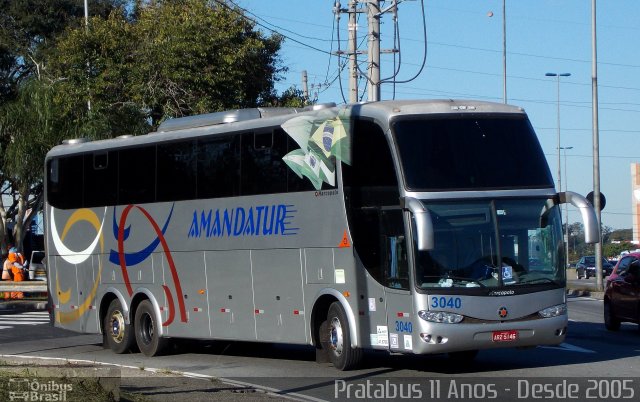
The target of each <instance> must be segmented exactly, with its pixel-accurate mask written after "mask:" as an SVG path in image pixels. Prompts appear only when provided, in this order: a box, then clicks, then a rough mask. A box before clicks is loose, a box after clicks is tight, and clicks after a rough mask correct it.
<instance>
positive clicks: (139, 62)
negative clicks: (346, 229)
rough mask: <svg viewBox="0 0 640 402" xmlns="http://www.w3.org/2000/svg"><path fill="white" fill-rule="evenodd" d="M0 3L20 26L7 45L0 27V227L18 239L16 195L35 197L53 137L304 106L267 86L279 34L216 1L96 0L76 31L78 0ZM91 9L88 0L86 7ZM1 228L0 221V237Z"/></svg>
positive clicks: (20, 201) (21, 204)
mask: <svg viewBox="0 0 640 402" xmlns="http://www.w3.org/2000/svg"><path fill="white" fill-rule="evenodd" d="M7 1H8V0H0V5H3V6H4V5H7V4H9V3H10V4H9V5H10V6H11V7H10V8H6V9H5V8H2V9H1V10H2V11H0V18H2V20H1V21H2V22H5V21H9V22H11V24H12V25H11V24H10V25H11V26H10V28H9V29H8V30H7V32H11V33H12V35H14V36H16V37H17V36H19V35H22V34H23V33H24V35H23V36H21V38H22V39H21V40H20V41H18V42H15V43H13V42H11V40H10V39H7V38H9V37H10V36H11V35H8V36H7V35H5V34H6V32H5V31H3V32H2V35H4V36H2V35H0V91H2V90H5V94H7V95H6V96H5V98H3V99H4V100H0V147H2V149H1V151H2V153H1V154H0V183H4V184H3V191H7V192H8V193H10V194H12V199H13V204H12V205H11V206H8V207H7V208H5V207H4V205H0V215H2V216H3V219H2V220H3V222H2V224H3V225H4V224H5V223H6V221H7V220H8V219H12V220H13V221H14V222H16V223H17V224H16V226H15V228H14V232H15V233H14V234H15V236H16V239H17V240H18V241H20V240H21V239H22V237H23V236H24V231H23V229H22V225H23V223H26V222H25V219H24V214H25V213H26V210H27V207H28V204H29V203H37V201H38V200H39V199H41V191H42V175H41V172H43V161H44V155H45V152H46V151H47V150H48V149H50V148H51V147H52V146H53V145H55V144H58V143H59V142H60V140H62V139H65V138H76V137H85V138H89V139H97V138H110V137H114V136H118V135H122V134H134V135H135V134H141V133H145V132H148V131H149V130H150V129H153V128H155V127H157V125H158V124H159V123H160V122H161V121H162V120H164V119H166V118H169V117H177V116H186V115H192V114H198V113H208V112H214V111H219V110H224V109H235V108H245V107H255V106H262V105H283V106H302V105H304V103H305V100H304V99H303V98H302V96H301V95H300V92H299V91H297V90H296V89H295V88H291V89H290V90H288V91H286V92H285V93H284V94H283V95H282V96H278V95H277V94H276V91H275V89H274V87H275V83H276V82H277V81H278V80H279V79H280V76H279V74H281V73H282V72H284V71H285V68H284V67H282V66H281V62H280V59H279V57H278V51H279V50H280V46H281V43H282V40H283V38H282V37H280V36H278V35H270V36H265V35H264V34H263V33H261V32H260V31H257V30H256V29H255V26H254V24H253V22H251V21H250V20H248V19H245V18H244V17H243V15H242V13H241V12H240V11H239V10H238V9H236V8H232V7H230V6H227V5H226V3H224V2H222V1H218V2H215V3H214V2H210V1H207V0H175V1H162V0H157V1H141V0H135V2H134V3H135V4H134V6H133V7H127V8H122V7H121V8H117V7H116V6H117V5H120V4H122V3H123V2H124V1H123V0H112V1H109V0H101V1H99V2H98V3H99V4H102V5H104V7H103V8H102V11H100V12H97V14H98V15H95V16H93V17H92V18H91V19H90V22H89V29H88V30H87V29H85V27H84V24H83V23H82V20H81V19H79V15H80V12H79V11H81V10H82V7H81V6H80V4H81V3H82V0H52V1H51V2H45V3H46V4H41V2H37V1H35V0H15V1H12V2H8V3H7ZM129 3H131V2H129ZM7 7H9V6H7ZM38 7H40V8H38ZM96 8H99V7H96V6H95V0H92V2H91V9H90V11H92V14H94V12H96ZM30 9H32V11H33V12H34V13H33V14H34V19H33V21H34V23H33V27H31V26H30V25H29V23H28V21H29V19H28V18H27V17H28V15H29V13H28V12H27V11H29V10H30ZM7 10H9V11H7ZM128 10H129V11H128ZM57 12H59V13H57ZM129 12H130V13H129ZM36 21H37V22H36ZM24 27H30V30H29V29H27V30H24V29H23V28H24ZM47 27H49V28H50V29H49V30H47V29H46V28H47ZM40 28H42V29H40ZM22 31H25V32H22ZM17 43H19V44H18V45H16V44H17ZM14 45H15V46H14ZM5 73H6V74H5ZM3 74H4V75H3ZM5 84H6V85H5ZM0 96H2V94H1V93H0ZM9 100H11V101H9ZM89 104H90V106H91V107H90V108H89V107H88V106H89ZM27 154H28V155H29V157H24V155H27ZM21 158H22V159H21ZM11 214H15V217H13V218H11V216H10V215H11ZM28 219H29V218H28V217H27V221H28ZM4 235H5V230H4V228H3V227H0V241H4ZM5 243H6V242H5Z"/></svg>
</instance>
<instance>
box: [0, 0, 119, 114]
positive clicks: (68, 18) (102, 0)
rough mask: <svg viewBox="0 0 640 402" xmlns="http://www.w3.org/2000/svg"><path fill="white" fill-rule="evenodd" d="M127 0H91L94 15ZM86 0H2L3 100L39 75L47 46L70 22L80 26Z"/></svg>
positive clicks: (0, 73)
mask: <svg viewBox="0 0 640 402" xmlns="http://www.w3.org/2000/svg"><path fill="white" fill-rule="evenodd" d="M125 3H126V0H92V1H91V7H90V9H89V11H90V13H91V15H97V16H101V17H103V18H104V17H106V16H107V15H109V13H110V12H111V11H112V10H113V9H117V8H123V9H124V5H125ZM83 16H84V2H83V0H47V1H41V0H0V26H1V27H2V29H0V104H1V103H3V102H5V101H7V100H11V99H14V98H15V97H16V96H17V94H18V86H19V85H20V83H21V82H23V81H25V80H27V79H29V78H30V77H32V76H34V75H40V74H41V73H42V69H43V68H44V64H45V59H46V54H47V50H48V49H50V47H51V46H52V45H53V44H54V42H55V41H54V39H55V38H56V37H57V35H58V34H60V33H61V32H63V31H64V30H65V29H66V28H67V27H68V26H81V25H82V18H83Z"/></svg>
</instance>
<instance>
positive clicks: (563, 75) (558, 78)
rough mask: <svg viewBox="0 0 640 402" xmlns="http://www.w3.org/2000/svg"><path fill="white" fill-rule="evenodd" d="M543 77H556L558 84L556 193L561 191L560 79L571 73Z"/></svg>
mask: <svg viewBox="0 0 640 402" xmlns="http://www.w3.org/2000/svg"><path fill="white" fill-rule="evenodd" d="M545 75H546V76H547V77H556V78H557V80H556V81H557V83H558V90H557V93H558V98H557V99H558V101H557V105H558V113H557V114H558V115H557V118H558V147H557V148H558V191H562V167H561V165H560V77H569V76H571V73H546V74H545Z"/></svg>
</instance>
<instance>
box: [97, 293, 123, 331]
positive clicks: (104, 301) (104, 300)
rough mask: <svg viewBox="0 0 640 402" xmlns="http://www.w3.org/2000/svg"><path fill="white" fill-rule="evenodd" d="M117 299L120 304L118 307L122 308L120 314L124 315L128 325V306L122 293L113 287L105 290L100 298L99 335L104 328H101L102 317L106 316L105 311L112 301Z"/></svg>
mask: <svg viewBox="0 0 640 402" xmlns="http://www.w3.org/2000/svg"><path fill="white" fill-rule="evenodd" d="M116 299H118V301H119V302H120V305H121V306H122V310H123V311H122V312H123V313H124V318H125V321H126V323H127V324H130V322H129V306H128V305H127V303H126V301H125V298H124V296H123V295H122V293H121V292H120V291H119V290H118V289H116V288H113V287H110V288H107V289H106V290H105V291H104V293H103V294H102V297H101V298H100V307H99V310H98V317H99V318H100V321H99V323H98V324H99V329H100V333H103V331H104V328H103V324H104V317H105V315H106V314H107V310H108V309H109V305H110V304H111V302H112V301H114V300H116Z"/></svg>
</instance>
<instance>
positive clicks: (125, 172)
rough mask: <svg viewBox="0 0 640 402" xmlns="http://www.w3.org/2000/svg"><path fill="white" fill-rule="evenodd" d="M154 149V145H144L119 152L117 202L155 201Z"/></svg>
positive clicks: (123, 203)
mask: <svg viewBox="0 0 640 402" xmlns="http://www.w3.org/2000/svg"><path fill="white" fill-rule="evenodd" d="M155 151H156V149H155V146H145V147H139V148H130V149H123V150H121V151H120V152H119V157H118V164H119V172H118V184H119V191H118V204H120V205H126V204H142V203H147V202H153V201H155V191H156V189H155V179H156V177H155V176H156V175H155V171H156V152H155ZM176 184H177V183H176Z"/></svg>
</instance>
